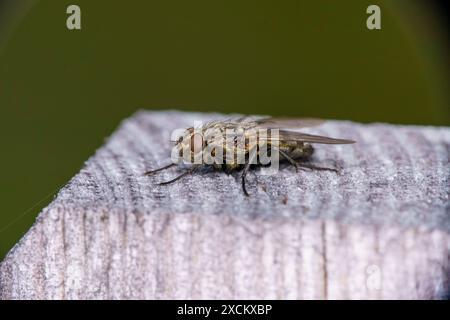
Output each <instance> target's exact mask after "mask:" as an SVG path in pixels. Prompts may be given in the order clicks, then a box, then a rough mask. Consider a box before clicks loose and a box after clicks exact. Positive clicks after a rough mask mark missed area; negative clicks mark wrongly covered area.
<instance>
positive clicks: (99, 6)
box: [0, 0, 450, 259]
mask: <svg viewBox="0 0 450 320" xmlns="http://www.w3.org/2000/svg"><path fill="white" fill-rule="evenodd" d="M69 4H77V5H79V6H80V7H81V11H82V30H80V31H69V30H67V28H66V18H67V14H66V8H67V6H68V5H69ZM370 4H378V5H379V6H380V7H381V12H382V29H381V30H378V31H370V30H368V29H367V28H366V19H367V16H368V15H367V14H366V8H367V6H369V5H370ZM432 4H433V1H412V0H408V1H395V4H394V1H364V0H357V1H335V0H334V1H333V0H329V1H324V0H319V1H312V0H310V1H299V0H297V1H294V0H282V1H274V0H273V1H267V0H258V1H256V0H254V1H248V0H240V1H236V0H223V1H219V0H214V1H211V0H204V1H203V0H202V1H198V0H191V1H183V0H177V1H175V0H169V1H167V0H166V1H137V0H134V1H131V0H130V1H126V2H124V1H120V2H119V1H106V0H104V1H102V0H96V1H92V0H90V1H87V0H76V1H62V0H52V1H49V0H40V1H37V0H36V1H3V2H0V9H1V11H0V110H1V111H0V114H1V120H2V122H1V129H0V130H1V132H0V139H1V146H2V148H1V150H2V153H1V158H0V166H1V170H2V175H1V180H0V194H1V202H0V212H1V213H0V259H1V258H2V257H3V256H4V254H6V252H7V251H8V250H10V248H11V247H12V246H13V245H14V243H16V242H17V241H18V239H20V237H21V236H22V235H23V234H24V233H25V232H26V231H27V230H28V228H29V227H30V226H31V224H32V223H33V221H34V219H35V217H36V215H37V214H38V213H39V211H40V210H41V209H42V208H43V207H44V206H45V205H47V204H48V203H49V202H50V201H51V199H52V195H53V193H54V192H55V189H57V188H58V187H59V186H60V185H63V184H64V183H66V182H67V181H68V180H69V179H70V178H71V177H72V176H73V175H74V174H76V173H77V171H78V170H79V169H80V167H81V166H82V165H83V162H84V161H85V160H86V159H87V158H88V157H89V156H90V155H92V154H93V152H94V151H95V149H96V148H98V147H99V146H101V145H102V144H103V142H104V138H105V137H107V136H108V135H110V134H111V133H112V132H113V130H114V129H115V128H116V126H117V125H118V123H119V122H120V121H121V120H122V119H123V118H125V117H128V116H129V115H131V114H132V113H133V112H134V111H136V110H137V109H139V108H147V109H166V108H176V109H182V110H196V111H218V112H240V113H256V114H274V115H285V116H315V117H323V118H335V119H351V120H354V121H360V122H375V121H384V122H392V123H403V124H424V125H449V124H450V111H449V105H450V103H449V102H450V99H449V90H448V89H449V72H448V70H449V64H448V61H449V60H448V53H449V51H448V50H449V46H448V40H447V37H448V33H447V32H448V30H447V29H446V27H444V26H445V23H444V20H445V19H443V18H442V15H440V14H439V10H438V9H436V7H435V6H434V5H432ZM47 195H50V196H48V197H46V196H47ZM30 208H31V209H30Z"/></svg>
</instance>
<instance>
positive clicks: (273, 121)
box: [254, 118, 325, 129]
mask: <svg viewBox="0 0 450 320" xmlns="http://www.w3.org/2000/svg"><path fill="white" fill-rule="evenodd" d="M254 122H255V123H256V124H257V125H258V126H259V127H261V128H264V129H300V128H307V127H315V126H318V125H321V124H323V123H324V122H325V120H323V119H315V118H297V119H296V118H264V119H258V120H254Z"/></svg>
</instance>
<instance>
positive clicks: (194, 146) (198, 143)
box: [191, 133, 203, 154]
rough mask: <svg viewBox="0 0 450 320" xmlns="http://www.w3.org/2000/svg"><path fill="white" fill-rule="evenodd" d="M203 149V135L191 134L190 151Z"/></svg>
mask: <svg viewBox="0 0 450 320" xmlns="http://www.w3.org/2000/svg"><path fill="white" fill-rule="evenodd" d="M202 150H203V136H202V135H201V134H198V133H195V134H193V135H192V136H191V151H192V152H193V153H194V154H195V153H199V152H200V151H202Z"/></svg>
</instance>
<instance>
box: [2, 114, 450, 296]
mask: <svg viewBox="0 0 450 320" xmlns="http://www.w3.org/2000/svg"><path fill="white" fill-rule="evenodd" d="M218 116H220V115H212V114H206V115H205V114H203V115H202V114H195V113H181V112H139V113H137V114H136V115H134V116H133V117H132V118H131V119H129V120H126V121H125V122H124V123H123V124H122V125H121V126H120V128H119V129H118V130H117V132H116V133H115V134H114V135H113V136H112V137H111V138H110V139H109V140H108V141H107V143H106V144H105V146H104V147H102V148H101V149H99V150H98V151H97V152H96V154H95V155H94V156H93V157H92V158H91V159H89V160H88V161H87V162H86V165H85V167H84V168H83V169H82V170H81V172H80V173H79V174H78V175H76V176H75V177H74V178H73V179H72V180H71V181H70V182H69V183H68V184H67V186H65V187H64V188H63V189H62V190H61V191H60V192H59V194H58V196H57V198H56V199H55V200H54V201H53V202H52V203H51V204H50V205H49V206H48V207H47V208H46V209H44V210H43V212H42V213H41V214H40V215H39V217H38V219H37V221H36V223H35V224H34V226H33V227H32V228H31V230H30V231H29V232H28V233H27V234H26V235H25V236H24V238H23V239H22V240H21V241H20V242H19V243H18V244H17V245H16V246H15V247H14V248H13V249H12V250H11V252H10V253H9V254H8V256H7V257H6V258H5V260H4V261H3V262H2V264H1V265H0V297H1V298H3V299H20V298H31V299H45V298H49V299H109V298H120V299H128V298H145V299H171V298H187V299H189V298H194V299H195V298H199V299H203V298H213V299H215V298H223V299H234V298H243V299H259V298H262V299H266V298H271V299H272V298H274V299H285V298H286V299H316V298H318V299H341V298H342V299H381V298H393V299H402V298H413V299H416V298H419V299H431V298H445V297H448V292H449V290H448V289H449V287H450V286H449V277H450V260H449V259H450V258H449V257H450V250H449V249H450V204H449V193H450V165H449V155H450V129H449V128H433V127H414V126H392V125H386V124H371V125H362V124H357V123H351V122H339V121H329V122H327V123H326V124H324V125H323V126H321V127H317V128H314V129H310V130H309V132H312V133H318V134H326V135H330V136H333V137H342V138H352V139H355V140H357V141H358V143H356V144H355V145H345V146H327V145H321V146H318V147H317V148H316V151H317V152H316V155H315V161H316V162H317V163H320V164H325V165H334V166H338V167H341V168H342V172H341V174H340V175H336V174H334V173H332V172H307V171H301V172H299V173H296V172H295V170H294V169H293V168H292V167H287V168H283V169H282V170H281V171H280V172H279V174H278V175H276V176H261V175H258V171H257V170H256V171H255V172H252V173H251V174H250V175H249V179H248V189H249V192H250V193H251V197H250V198H246V197H245V196H244V195H243V193H242V190H241V186H240V182H239V179H238V173H237V174H235V175H227V174H225V173H222V172H214V171H203V172H200V173H197V174H195V175H193V176H189V177H186V178H185V179H183V180H181V181H180V182H179V183H176V184H173V185H169V186H159V185H157V184H156V182H158V181H162V180H166V179H168V178H169V177H172V176H173V175H174V174H176V173H177V169H173V170H169V171H167V172H164V173H162V174H161V175H159V176H154V177H146V176H143V175H142V173H143V172H144V171H146V170H148V169H152V168H155V167H157V166H160V165H163V164H166V163H167V161H168V157H169V155H170V149H171V144H170V143H169V137H170V133H171V131H172V130H173V129H175V128H179V127H184V126H186V125H191V124H192V122H193V121H194V120H205V119H209V118H215V117H218Z"/></svg>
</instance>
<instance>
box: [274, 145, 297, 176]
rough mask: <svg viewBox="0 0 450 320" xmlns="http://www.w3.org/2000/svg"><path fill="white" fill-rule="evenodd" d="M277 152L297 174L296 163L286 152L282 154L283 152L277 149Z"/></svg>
mask: <svg viewBox="0 0 450 320" xmlns="http://www.w3.org/2000/svg"><path fill="white" fill-rule="evenodd" d="M277 150H278V152H279V153H280V154H281V155H282V156H283V157H285V158H286V160H287V161H289V163H290V164H292V165H293V166H294V167H295V171H296V172H298V162H297V161H295V160H294V159H292V158H291V157H290V156H289V155H288V154H287V153H286V152H284V151H283V150H280V149H278V148H277Z"/></svg>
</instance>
